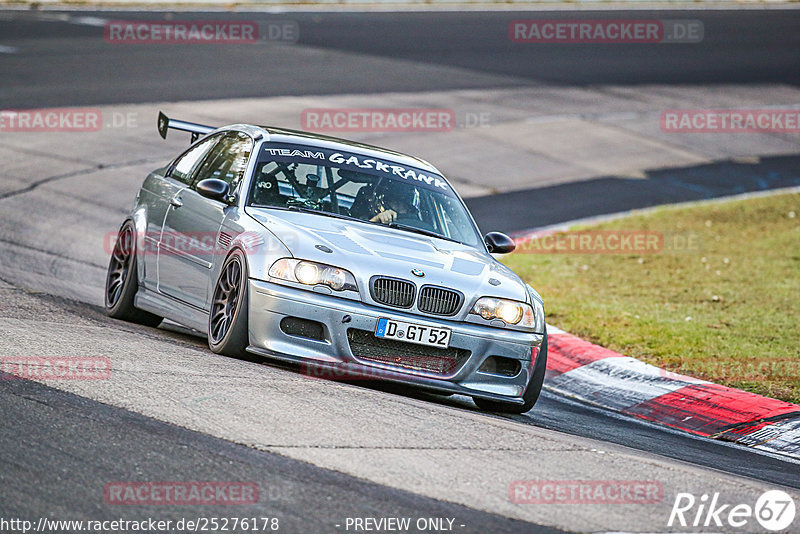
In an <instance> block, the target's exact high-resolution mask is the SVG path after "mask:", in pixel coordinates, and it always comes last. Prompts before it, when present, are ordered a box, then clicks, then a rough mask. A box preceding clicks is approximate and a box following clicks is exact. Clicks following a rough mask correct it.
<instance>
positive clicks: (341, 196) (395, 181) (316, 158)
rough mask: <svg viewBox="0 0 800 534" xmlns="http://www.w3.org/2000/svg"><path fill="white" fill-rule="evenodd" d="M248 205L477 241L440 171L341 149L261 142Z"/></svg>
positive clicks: (473, 230)
mask: <svg viewBox="0 0 800 534" xmlns="http://www.w3.org/2000/svg"><path fill="white" fill-rule="evenodd" d="M248 204H249V205H251V206H261V207H276V208H283V209H304V210H311V211H315V212H319V213H320V214H322V215H326V214H327V215H333V216H340V217H350V218H354V219H358V220H360V221H364V222H370V223H374V224H382V225H387V226H391V227H393V228H398V229H401V230H404V231H408V232H416V233H421V234H426V235H431V236H436V237H441V238H443V239H449V240H452V241H457V242H459V243H463V244H466V245H470V246H476V245H477V244H478V243H480V242H481V241H480V236H479V234H478V232H477V229H476V228H475V226H474V224H473V223H472V220H471V219H470V217H469V215H468V213H467V210H466V208H465V207H464V205H463V204H462V202H461V200H460V199H459V198H458V196H457V195H456V194H455V192H454V191H453V190H452V188H451V187H450V185H449V184H448V183H447V182H445V181H444V179H443V178H442V177H441V176H439V175H436V174H433V173H430V172H427V171H422V170H420V169H416V168H412V167H408V166H401V165H398V164H396V163H392V162H388V161H384V160H380V159H377V158H372V157H368V156H364V155H359V154H351V153H346V152H341V151H334V150H328V149H320V148H316V147H305V146H299V145H276V144H270V145H265V146H264V148H262V150H261V152H260V154H259V158H258V161H257V164H256V169H255V176H254V179H253V181H252V186H251V188H250V196H249V199H248Z"/></svg>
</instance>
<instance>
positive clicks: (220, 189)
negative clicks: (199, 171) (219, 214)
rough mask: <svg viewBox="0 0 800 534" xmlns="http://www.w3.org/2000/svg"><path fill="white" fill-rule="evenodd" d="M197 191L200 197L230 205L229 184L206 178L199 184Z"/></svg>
mask: <svg viewBox="0 0 800 534" xmlns="http://www.w3.org/2000/svg"><path fill="white" fill-rule="evenodd" d="M195 189H197V192H198V193H200V196H204V197H206V198H210V199H211V200H218V201H220V202H224V203H226V204H227V203H228V191H229V190H230V186H229V185H228V182H225V181H223V180H219V179H217V178H206V179H205V180H200V181H199V182H197V185H196V186H195Z"/></svg>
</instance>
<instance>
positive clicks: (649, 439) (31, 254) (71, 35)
mask: <svg viewBox="0 0 800 534" xmlns="http://www.w3.org/2000/svg"><path fill="white" fill-rule="evenodd" d="M161 16H162V15H161V14H159V15H153V14H150V15H141V14H138V13H137V14H135V15H134V14H132V13H130V12H119V13H113V12H98V13H91V12H80V13H77V14H76V13H74V12H72V13H68V14H66V15H64V16H59V15H58V14H57V13H55V12H50V11H45V12H34V11H14V12H12V11H0V45H1V46H5V47H11V48H12V49H14V51H13V52H11V53H0V75H1V76H2V80H3V82H2V84H0V103H1V104H2V107H3V109H9V108H12V109H13V108H47V107H57V106H100V105H117V104H129V103H149V102H165V101H176V102H177V101H197V100H205V99H231V100H234V99H238V98H245V97H259V98H261V97H276V96H294V95H330V94H343V95H355V96H354V97H353V101H354V102H358V99H357V95H359V94H375V93H381V92H384V91H392V92H414V91H422V90H424V91H431V90H437V91H447V90H458V89H479V90H481V89H486V90H490V89H498V88H526V87H539V86H542V85H548V86H552V87H554V88H559V87H574V86H591V85H593V84H618V85H647V84H660V85H661V86H665V85H673V84H674V85H676V86H677V85H681V84H703V85H709V86H713V85H715V84H726V83H737V84H745V85H746V84H749V83H777V84H786V85H790V86H791V85H797V83H798V82H800V54H798V50H800V33H798V32H797V31H796V30H797V28H800V11H797V10H753V11H742V12H731V11H724V10H719V11H709V12H698V11H686V12H682V11H670V12H669V13H668V15H665V14H664V13H658V12H630V13H628V12H616V13H614V16H615V17H616V18H675V19H677V18H685V19H701V20H703V22H704V25H705V31H706V36H707V38H706V41H705V42H704V46H702V47H691V48H690V47H688V46H686V45H674V46H665V45H643V46H641V47H639V48H636V47H622V46H618V45H601V46H595V47H588V46H585V47H578V48H576V47H569V46H566V45H552V46H544V47H542V48H540V49H537V53H531V52H530V49H523V48H520V47H513V46H510V43H509V42H508V39H507V34H506V27H507V24H508V21H509V20H510V19H512V18H533V17H552V18H555V17H558V16H560V15H559V14H558V13H547V12H540V13H537V14H524V13H516V12H515V13H513V14H508V13H483V12H471V13H455V12H454V13H403V14H392V13H370V14H357V13H338V14H337V13H307V12H303V13H281V14H266V13H257V14H250V13H227V12H216V13H213V14H207V13H206V14H203V13H184V14H181V15H180V17H181V18H187V19H188V18H197V19H214V20H220V19H229V18H246V19H248V20H258V21H271V20H287V19H289V20H293V21H296V22H297V23H298V24H299V28H300V39H299V42H298V43H297V44H298V45H299V46H289V45H285V46H278V45H270V44H265V45H258V46H255V47H247V46H224V47H223V46H219V47H206V46H187V45H182V46H171V47H170V46H113V47H110V46H108V45H107V43H105V42H104V40H103V39H102V24H100V25H99V26H98V23H97V22H96V20H97V19H102V20H113V19H130V18H137V19H143V18H148V17H161ZM578 16H580V17H584V18H592V17H595V18H599V16H598V14H596V13H595V14H592V13H591V12H581V13H580V14H579V15H578ZM602 16H607V14H605V15H602ZM389 60H391V61H389ZM354 105H357V104H354ZM148 131H149V135H151V137H147V138H141V139H139V140H136V141H131V140H130V139H126V140H125V143H122V142H120V141H119V140H118V139H114V138H113V137H111V138H107V139H104V140H103V141H102V142H99V143H98V144H97V146H81V147H64V146H53V145H35V144H25V145H24V146H23V143H22V142H19V141H16V140H15V139H16V138H13V139H11V140H10V141H9V137H8V136H12V135H13V134H6V133H2V132H0V144H2V145H3V150H6V151H7V152H8V153H10V154H12V155H13V158H15V161H14V162H13V164H12V165H11V166H10V168H11V170H13V171H14V172H15V173H20V172H21V171H20V169H24V168H26V167H30V169H32V170H31V175H34V174H35V176H31V177H30V179H29V180H28V181H27V182H26V184H27V185H24V186H22V187H18V186H17V184H16V183H12V181H11V180H7V179H6V178H0V186H2V187H0V213H1V214H2V217H0V332H2V336H3V345H4V346H5V350H6V352H7V354H9V355H25V354H28V355H43V354H50V355H60V354H62V351H63V353H65V354H70V355H80V354H85V353H86V352H87V351H88V352H92V351H94V352H93V353H97V351H100V352H101V353H103V354H109V355H111V357H112V359H114V362H115V373H116V374H115V375H114V377H115V380H109V381H107V382H109V383H108V384H98V385H91V384H90V385H88V386H87V385H85V384H75V383H73V384H66V385H61V384H59V385H57V389H56V388H53V387H48V386H45V385H42V384H39V383H35V382H29V381H25V380H11V379H9V380H0V390H2V394H0V414H2V415H1V416H0V417H1V418H2V423H1V424H0V517H12V516H13V517H25V518H28V519H35V518H38V517H40V516H48V517H50V518H54V519H55V518H64V519H66V518H85V519H102V518H112V517H113V518H116V517H123V518H136V519H141V518H144V517H148V516H151V517H155V516H158V517H160V518H162V519H170V518H171V519H179V518H181V517H186V516H187V514H188V515H191V516H196V517H199V516H206V517H207V516H211V515H215V514H216V515H222V512H220V510H219V507H216V508H214V507H210V508H204V507H197V506H194V507H188V508H185V509H177V510H176V509H175V508H174V507H173V508H170V509H169V510H166V509H165V507H120V506H117V507H113V506H108V505H104V504H103V497H102V495H103V494H102V489H103V487H104V485H105V484H106V483H108V482H111V481H115V480H151V481H152V480H248V481H252V482H255V483H257V484H258V486H259V488H260V491H261V498H260V500H259V503H258V504H257V505H251V506H248V507H244V508H243V509H241V510H236V512H237V513H236V514H230V513H228V515H239V516H244V515H257V516H264V515H274V516H276V517H280V518H281V522H282V523H281V530H282V531H286V532H336V531H344V527H343V524H344V523H343V522H344V521H345V519H346V518H348V517H365V516H369V517H390V516H391V517H400V516H410V517H415V518H416V517H447V518H455V524H456V525H457V526H458V528H456V529H455V530H456V531H458V532H476V533H477V532H498V533H500V532H539V531H542V532H545V531H550V529H551V527H556V529H555V531H559V530H577V531H595V530H612V529H616V530H635V531H638V530H644V529H648V530H649V531H661V530H666V529H667V527H666V518H667V516H668V512H669V509H670V506H671V504H672V500H671V499H672V497H673V496H674V494H675V492H679V491H692V492H695V493H700V492H701V491H721V492H723V493H726V494H728V495H731V496H732V498H742V499H752V498H753V497H754V496H758V494H759V493H760V492H761V491H763V490H764V489H771V488H775V487H779V486H784V487H788V488H794V489H800V466H798V464H797V463H794V462H791V461H788V460H785V459H782V458H778V457H773V456H770V455H767V454H764V453H756V452H753V451H750V450H747V449H744V448H742V447H738V446H732V445H729V444H726V443H721V442H716V441H713V440H708V439H703V438H695V437H692V436H688V435H685V434H681V433H678V432H673V431H671V430H667V429H664V428H661V427H658V426H655V425H650V424H645V423H642V422H639V421H634V420H632V419H628V418H624V417H618V416H614V415H613V414H609V413H606V412H603V411H601V410H597V409H594V408H591V407H589V406H586V405H583V404H580V403H577V402H573V401H571V400H569V399H565V398H561V397H558V396H556V395H552V394H549V393H544V394H543V396H542V398H541V399H540V400H539V402H538V404H537V405H536V407H535V408H534V409H533V410H532V411H531V412H529V413H528V414H525V415H522V416H514V417H501V416H496V415H491V414H485V413H482V412H479V411H477V410H476V409H475V406H474V404H473V403H472V402H471V400H469V399H466V398H460V397H452V398H439V397H435V396H431V395H426V394H421V393H415V392H413V391H406V390H397V389H396V388H391V387H387V386H383V385H380V384H340V383H333V382H330V383H329V382H326V381H319V380H317V381H311V380H308V379H306V378H303V377H302V376H300V374H299V373H298V372H297V370H296V369H292V368H287V367H285V366H281V365H277V364H275V363H274V362H261V361H258V362H251V361H240V360H231V359H228V358H221V357H218V356H216V355H213V354H211V353H210V352H209V351H208V350H207V348H205V344H204V340H203V339H201V338H197V337H195V336H192V335H189V334H187V333H185V332H183V331H182V330H181V329H180V328H174V327H164V326H162V327H161V328H159V329H148V328H144V327H139V326H136V325H129V324H125V323H120V322H117V321H113V320H109V319H107V318H105V316H104V315H103V314H102V311H101V310H100V308H99V306H98V305H97V304H98V302H99V301H100V299H101V298H102V283H103V280H104V271H105V266H106V261H107V256H106V255H104V254H103V252H102V251H100V252H99V253H98V251H97V249H98V247H97V246H95V245H96V244H97V242H99V240H100V239H102V236H103V235H104V233H105V232H107V231H113V229H114V228H116V227H117V225H118V224H119V222H121V220H122V218H123V217H124V214H125V213H126V211H127V209H128V208H129V206H130V203H131V201H132V200H133V194H134V192H135V191H136V188H137V187H138V182H137V180H139V181H140V179H129V177H130V176H131V175H133V176H141V177H142V178H143V177H144V173H145V172H146V171H147V170H148V169H151V168H154V167H156V166H158V165H160V164H161V162H164V161H166V160H167V159H168V158H169V156H170V155H171V154H174V153H175V151H176V150H177V148H176V147H181V146H183V141H184V140H181V141H180V142H178V141H176V140H173V139H171V140H170V141H168V142H167V144H163V143H162V142H161V140H160V139H158V138H157V137H156V135H155V131H154V127H153V128H152V131H150V130H148ZM6 141H8V142H9V144H8V145H7V146H6V145H5V142H6ZM9 147H11V148H9ZM153 147H155V148H153ZM12 149H13V150H12ZM23 158H24V160H25V161H21V159H23ZM115 158H116V159H115ZM115 165H119V169H116V168H115ZM744 167H746V168H744V169H740V168H739V167H737V164H736V163H730V162H728V163H721V164H711V165H698V166H696V167H683V168H677V169H668V170H664V171H659V173H655V174H653V175H652V176H651V178H652V179H651V180H649V181H648V183H647V184H646V185H641V181H639V180H637V181H635V182H631V181H630V180H627V179H625V178H624V177H618V176H598V177H596V178H594V179H591V180H582V181H574V182H570V183H566V184H559V185H554V186H549V187H545V188H532V189H527V190H524V191H521V192H520V191H518V192H514V193H505V194H500V195H490V196H481V197H475V198H470V199H468V204H469V205H470V208H471V209H472V210H473V212H474V214H475V216H476V219H477V220H478V221H479V223H480V225H481V226H482V227H486V228H488V227H492V228H493V229H497V230H502V231H507V232H511V231H515V230H524V229H527V228H532V227H538V226H545V225H548V224H554V223H559V222H563V221H567V220H573V219H576V218H581V217H588V216H595V215H601V214H606V213H614V212H617V211H622V210H627V209H631V208H638V207H645V206H651V205H657V204H661V203H665V202H675V201H682V200H696V199H704V198H711V197H716V196H724V195H726V194H731V193H739V192H744V191H751V190H761V189H769V188H776V187H785V186H790V185H797V184H798V175H800V157H798V156H796V155H791V154H790V155H785V156H775V157H770V158H763V159H762V160H761V161H760V162H759V163H758V164H757V165H752V164H748V165H746V166H744ZM9 172H10V171H9ZM115 173H119V174H120V175H121V176H123V177H124V178H125V181H124V184H123V185H119V183H118V182H114V179H115V178H116V176H115ZM23 174H24V173H23ZM731 177H735V179H731ZM3 182H6V183H5V184H4V183H3ZM634 183H635V184H637V187H632V185H633V184H634ZM542 195H547V197H548V198H550V199H551V201H550V202H549V203H548V204H547V205H544V206H542V208H541V209H537V210H531V209H529V206H531V205H533V204H534V203H535V202H536V199H537V198H541V197H542ZM38 210H41V211H38ZM0 355H2V354H0ZM117 362H119V363H117ZM117 376H119V377H120V378H119V380H116V377H117ZM4 378H8V377H4ZM95 386H96V387H95ZM250 402H252V403H253V405H249V404H248V403H250ZM259 402H260V404H259ZM398 429H400V430H398ZM506 467H508V468H509V469H510V471H511V472H509V473H503V472H502V470H503V469H504V468H506ZM512 468H513V469H512ZM604 476H605V477H608V478H612V479H613V478H615V477H616V478H617V479H619V478H622V477H624V476H627V477H629V478H631V479H644V478H647V477H649V478H647V479H649V480H659V481H663V484H664V487H665V489H666V490H665V498H664V502H663V503H661V504H660V505H659V507H657V508H649V509H644V510H641V509H634V508H630V509H625V510H623V511H620V510H619V509H613V506H610V507H607V508H589V509H582V510H581V511H580V513H577V512H575V511H574V510H564V509H562V508H558V507H556V508H555V509H547V507H543V508H542V507H540V508H537V509H532V508H524V506H523V507H520V506H516V507H515V506H514V505H511V504H509V503H508V499H507V492H506V493H503V490H504V489H505V488H507V486H508V483H509V482H510V481H513V480H517V479H531V478H537V477H539V478H542V479H547V478H548V477H549V478H551V479H552V478H554V479H561V480H564V479H582V478H586V479H597V478H601V477H604ZM498 488H500V489H499V490H498ZM523 508H524V509H523ZM639 508H646V507H639ZM225 512H226V513H227V512H229V511H228V510H225Z"/></svg>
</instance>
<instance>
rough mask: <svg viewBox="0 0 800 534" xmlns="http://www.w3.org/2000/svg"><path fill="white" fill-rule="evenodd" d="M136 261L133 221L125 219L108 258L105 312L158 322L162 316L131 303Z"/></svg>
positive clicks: (151, 323) (135, 320) (148, 323)
mask: <svg viewBox="0 0 800 534" xmlns="http://www.w3.org/2000/svg"><path fill="white" fill-rule="evenodd" d="M136 265H137V264H136V229H135V227H134V226H133V222H131V221H125V223H124V224H123V225H122V228H120V230H119V234H117V242H116V243H115V244H114V250H113V251H112V252H111V259H110V260H109V262H108V273H107V274H106V287H105V299H104V301H105V309H106V314H107V315H108V316H109V317H113V318H114V319H121V320H123V321H129V322H131V323H139V324H143V325H145V326H158V325H159V323H161V320H162V318H161V317H159V316H158V315H154V314H152V313H150V312H147V311H144V310H140V309H138V308H136V307H135V306H134V305H133V300H134V298H135V297H136V291H137V290H138V289H139V274H138V270H137V268H136Z"/></svg>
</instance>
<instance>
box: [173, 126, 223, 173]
mask: <svg viewBox="0 0 800 534" xmlns="http://www.w3.org/2000/svg"><path fill="white" fill-rule="evenodd" d="M217 141H219V136H218V135H214V136H212V137H209V138H208V139H206V140H204V141H201V142H200V143H198V144H197V145H196V146H194V147H192V148H190V149H189V150H188V151H186V152H185V153H184V154H183V155H182V156H181V157H179V158H178V159H177V161H176V162H175V164H174V165H173V166H172V172H171V173H170V175H169V176H170V178H174V179H175V180H178V181H179V182H183V183H185V184H187V185H188V184H190V183H191V181H192V169H194V168H195V167H196V166H197V164H198V163H199V162H200V161H202V160H203V158H204V157H205V155H206V154H208V151H209V150H211V147H213V146H214V144H215V143H216V142H217Z"/></svg>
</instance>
